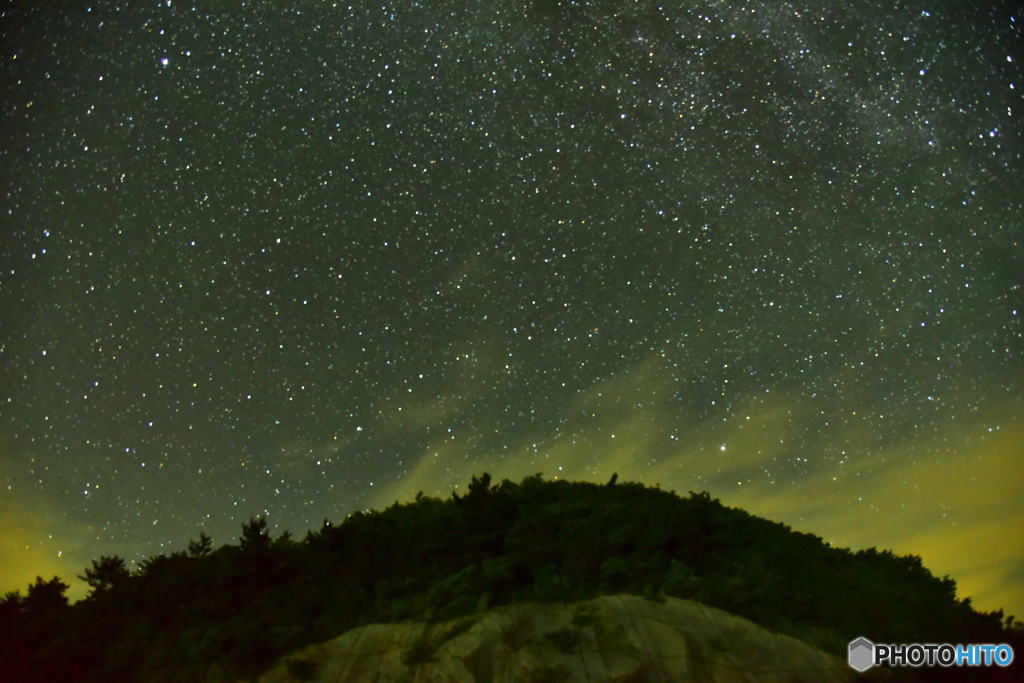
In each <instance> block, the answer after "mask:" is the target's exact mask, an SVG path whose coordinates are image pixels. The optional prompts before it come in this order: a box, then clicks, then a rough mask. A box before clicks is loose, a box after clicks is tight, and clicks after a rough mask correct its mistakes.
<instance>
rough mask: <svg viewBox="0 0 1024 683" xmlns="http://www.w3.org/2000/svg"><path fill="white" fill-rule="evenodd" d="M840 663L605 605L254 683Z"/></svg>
mask: <svg viewBox="0 0 1024 683" xmlns="http://www.w3.org/2000/svg"><path fill="white" fill-rule="evenodd" d="M855 676H856V674H855V673H854V671H853V670H852V669H850V668H849V667H848V666H847V665H846V663H845V662H843V661H840V660H839V659H837V658H836V657H833V656H831V655H828V654H825V653H823V652H821V651H819V650H816V649H814V648H812V647H811V646H809V645H807V644H805V643H803V642H802V641H799V640H797V639H795V638H791V637H789V636H784V635H778V634H775V633H772V632H770V631H767V630H765V629H763V628H761V627H760V626H757V625H756V624H754V623H752V622H750V621H748V620H746V619H743V618H740V617H737V616H734V615H731V614H729V613H727V612H723V611H722V610H718V609H714V608H711V607H707V606H705V605H702V604H700V603H697V602H692V601H689V600H680V599H676V598H667V599H666V600H665V601H664V602H660V603H659V602H652V601H649V600H645V599H644V598H641V597H638V596H634V595H611V596H604V597H601V598H597V599H595V600H590V601H587V602H580V603H574V604H567V605H563V604H522V605H508V606H503V607H497V608H494V609H491V610H489V611H487V612H483V613H480V614H476V615H473V616H469V617H464V618H462V619H457V620H454V621H449V622H444V623H437V624H424V623H422V622H405V623H397V624H372V625H369V626H364V627H360V628H357V629H353V630H351V631H349V632H347V633H345V634H344V635H342V636H340V637H338V638H335V639H334V640H329V641H327V642H324V643H318V644H315V645H310V646H308V647H306V648H303V649H302V650H300V651H297V652H295V653H292V654H291V655H289V656H287V657H285V658H284V659H282V660H281V661H280V662H278V664H277V665H276V666H274V667H273V668H272V669H270V670H269V671H267V672H266V673H264V674H263V676H262V677H260V679H259V681H260V683H286V682H287V683H290V682H292V681H319V682H322V683H367V682H370V681H380V682H383V681H404V682H407V683H421V682H426V681H452V682H456V681H457V682H462V681H465V682H477V681H500V682H506V681H507V682H509V683H511V682H512V681H516V682H525V681H537V682H541V681H588V682H596V681H618V682H622V683H626V682H629V683H640V682H642V681H643V682H646V681H659V682H662V681H664V682H670V681H671V682H675V681H693V682H699V683H727V682H729V683H731V682H733V681H736V682H739V681H744V682H749V681H773V682H778V683H782V682H784V681H785V682H792V683H802V682H806V683H839V682H842V681H852V680H854V678H855Z"/></svg>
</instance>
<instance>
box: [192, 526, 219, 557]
mask: <svg viewBox="0 0 1024 683" xmlns="http://www.w3.org/2000/svg"><path fill="white" fill-rule="evenodd" d="M211 550H213V539H212V538H210V537H209V536H207V535H206V534H205V533H203V532H200V534H199V540H198V541H189V542H188V554H189V555H191V556H192V557H203V556H205V555H209V554H210V551H211Z"/></svg>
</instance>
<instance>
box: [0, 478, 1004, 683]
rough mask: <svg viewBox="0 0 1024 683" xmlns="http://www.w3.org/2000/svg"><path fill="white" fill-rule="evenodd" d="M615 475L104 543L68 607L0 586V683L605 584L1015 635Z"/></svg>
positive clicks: (770, 530) (125, 670)
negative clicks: (305, 529) (234, 537)
mask: <svg viewBox="0 0 1024 683" xmlns="http://www.w3.org/2000/svg"><path fill="white" fill-rule="evenodd" d="M616 479H617V478H616V477H613V478H612V480H611V481H609V482H608V485H605V486H598V485H594V484H589V483H569V482H565V481H554V482H545V481H543V480H542V479H541V477H540V475H536V476H533V477H528V478H526V479H524V480H523V481H522V482H521V483H519V484H515V483H513V482H510V481H508V480H505V481H503V482H501V483H500V484H498V485H493V484H492V482H491V477H490V475H488V474H484V475H482V476H481V477H479V478H477V477H473V480H472V482H471V483H470V485H469V489H468V492H467V493H466V494H465V495H464V496H461V497H460V496H454V495H453V497H452V499H451V500H447V501H442V500H439V499H436V498H430V497H427V496H423V495H422V494H420V495H417V496H416V499H415V502H412V503H409V504H406V505H398V504H397V503H396V504H395V505H393V506H391V507H390V508H388V509H386V510H383V511H379V512H370V513H356V514H353V515H351V516H350V517H348V518H347V519H346V520H345V521H344V522H343V523H341V524H339V525H337V526H335V525H332V524H331V523H330V522H328V521H327V520H324V524H323V526H322V527H321V528H320V529H319V530H317V531H310V532H309V533H308V534H307V536H306V538H305V539H304V540H303V541H301V542H295V541H293V540H291V538H290V537H289V536H288V535H287V534H286V535H285V536H282V537H281V538H278V539H274V540H272V539H271V538H270V536H269V535H268V533H267V529H266V520H264V519H262V518H255V519H252V520H250V521H249V522H247V523H246V524H245V525H243V529H242V536H241V539H240V542H239V545H225V546H223V547H221V548H219V549H216V550H214V549H213V546H212V542H211V540H210V538H209V537H208V536H206V535H205V534H202V535H201V536H200V538H199V540H198V541H192V542H189V544H188V552H187V553H185V552H177V553H172V554H171V555H158V556H155V557H152V558H150V559H148V560H146V561H145V562H143V563H142V564H141V566H140V567H139V569H138V570H137V571H135V572H134V573H132V572H129V570H128V569H127V568H126V565H125V563H124V561H123V560H122V559H121V558H117V557H106V556H104V557H101V558H100V559H99V560H95V561H93V564H92V567H90V568H88V569H86V570H85V573H84V575H83V576H82V578H83V579H84V580H85V581H87V582H88V583H89V584H90V586H92V589H93V590H92V592H91V593H90V595H89V597H88V598H86V599H85V600H82V601H81V602H79V603H76V604H74V605H69V604H68V602H67V599H66V597H65V591H66V590H67V585H66V584H64V583H63V582H61V581H60V579H59V578H57V577H54V578H53V579H51V580H50V581H43V579H42V578H38V579H37V580H36V582H35V583H34V584H32V585H31V586H30V587H29V589H28V593H27V595H26V596H25V597H22V596H21V595H20V594H19V593H17V592H15V593H9V594H7V595H6V596H4V597H3V599H2V600H0V680H18V681H49V680H76V681H107V680H119V681H133V680H147V681H192V680H200V679H203V678H204V677H206V679H207V680H210V678H215V677H217V676H218V675H219V676H220V677H222V678H225V679H235V680H237V679H239V678H246V677H254V676H256V675H258V674H259V673H260V672H261V671H262V670H263V669H265V668H266V667H267V666H269V665H270V664H271V663H272V662H274V661H276V660H277V659H279V658H280V657H281V656H282V655H284V654H286V653H287V652H289V651H291V650H293V649H295V648H297V647H300V646H302V645H305V644H307V643H311V642H316V641H319V640H325V639H328V638H331V637H334V636H337V635H339V634H341V633H343V632H344V631H346V630H348V629H350V628H352V627H355V626H358V625H361V624H365V623H368V622H373V621H390V620H400V619H427V620H434V621H438V620H447V619H451V618H455V617H458V616H461V615H467V614H471V613H473V612H475V611H479V610H482V609H486V608H487V607H490V606H494V605H499V604H506V603H509V602H516V601H559V602H569V601H576V600H580V599H586V598H591V597H595V596H598V595H601V594H604V593H609V592H631V593H637V594H644V595H647V596H648V597H650V598H652V599H660V598H661V597H662V596H664V595H672V596H678V597H683V598H688V599H693V600H699V601H701V602H704V603H707V604H709V605H713V606H717V607H720V608H723V609H725V610H728V611H730V612H733V613H736V614H739V615H742V616H745V617H747V618H749V619H752V620H753V621H756V622H758V623H760V624H762V625H764V626H766V627H768V628H771V629H774V630H776V631H782V632H786V633H790V634H792V635H795V636H797V637H799V638H802V639H804V640H807V641H809V642H811V643H813V644H815V645H818V646H819V647H822V648H824V649H826V650H829V651H831V652H834V653H835V654H837V655H840V656H843V657H845V647H846V643H847V642H848V641H849V640H850V639H851V638H852V637H854V636H857V635H867V636H868V637H870V638H872V639H874V640H876V641H879V642H1011V643H1014V644H1015V645H1017V646H1019V645H1020V644H1021V643H1020V633H1021V624H1020V622H1014V620H1013V618H1012V617H1007V618H1005V619H1004V616H1003V614H1002V611H998V612H992V613H979V612H977V611H975V610H974V609H973V608H972V607H971V604H970V600H958V599H957V597H956V584H955V582H954V581H953V580H952V579H950V578H948V577H945V578H941V579H940V578H937V577H935V576H933V575H932V574H931V573H930V572H929V571H928V570H927V569H926V568H925V567H923V566H922V564H921V560H920V558H918V557H915V556H908V557H900V556H897V555H894V554H892V553H891V552H889V551H878V550H875V549H874V548H872V549H869V550H864V551H859V552H855V553H854V552H850V551H848V550H845V549H839V548H832V547H830V546H828V545H827V544H825V543H823V542H822V541H821V539H820V538H817V537H815V536H812V535H809V534H803V533H798V532H794V531H792V530H791V529H789V528H788V527H786V526H784V525H781V524H777V523H774V522H769V521H767V520H765V519H761V518H759V517H754V516H752V515H750V514H748V513H746V512H744V511H742V510H738V509H732V508H727V507H724V506H723V505H721V504H720V503H719V502H718V500H715V499H712V498H711V497H710V496H709V495H708V494H707V493H691V494H690V495H689V496H688V497H686V498H680V497H678V496H676V495H675V494H674V493H669V492H666V491H661V490H658V489H651V488H647V487H644V486H642V485H640V484H636V483H628V482H627V483H620V482H617V481H616ZM582 618H584V617H581V619H582ZM465 624H466V625H467V626H466V627H468V625H469V624H471V622H465ZM559 638H560V640H559V641H558V643H556V644H557V645H558V646H559V647H561V648H562V649H566V650H571V649H572V647H574V646H575V641H573V640H572V639H571V635H565V634H562V635H561V636H559ZM433 645H434V643H433V641H431V640H430V639H428V638H426V637H425V638H424V642H423V643H422V647H421V648H420V650H419V651H417V652H415V653H412V655H413V657H414V658H415V659H417V661H420V660H422V661H427V660H429V658H430V656H431V654H432V649H431V648H432V647H433ZM1018 651H1021V650H1020V649H1019V647H1018ZM289 667H290V668H292V669H295V671H296V672H297V673H301V674H302V675H303V676H312V675H313V674H314V673H315V672H314V671H313V670H312V669H311V667H312V665H311V664H309V663H307V662H303V661H299V660H293V661H292V662H290V663H289ZM931 673H935V672H934V670H932V671H931ZM978 673H979V672H977V671H974V672H972V674H973V675H975V676H977V675H978Z"/></svg>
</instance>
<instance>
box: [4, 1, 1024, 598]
mask: <svg viewBox="0 0 1024 683" xmlns="http://www.w3.org/2000/svg"><path fill="white" fill-rule="evenodd" d="M72 4H73V3H67V4H66V5H64V6H62V7H63V8H62V9H59V8H58V6H57V5H56V4H48V3H46V4H44V3H30V2H27V1H25V2H23V1H19V0H15V1H13V2H5V3H4V7H3V8H2V9H0V59H2V73H0V192H2V202H0V590H12V589H15V588H20V589H21V590H22V591H24V589H25V586H26V585H27V583H28V582H29V581H31V580H32V579H33V578H34V577H35V576H36V575H37V574H42V575H44V576H47V577H48V576H51V575H53V574H60V575H61V576H62V577H63V578H64V579H65V580H68V581H69V582H71V583H72V584H73V586H72V590H71V595H72V597H81V596H82V595H84V594H85V586H84V584H83V583H82V582H80V581H78V580H76V579H74V575H75V574H76V573H81V571H82V570H83V568H84V567H85V566H87V565H88V564H89V561H90V560H91V559H93V558H97V557H99V555H100V554H118V555H121V556H123V557H125V558H126V559H128V560H130V561H138V560H140V559H142V558H145V557H148V556H150V555H153V554H156V553H160V552H170V551H171V550H180V549H183V548H184V546H185V544H186V542H187V540H188V539H189V538H194V537H196V536H197V535H198V534H199V532H200V531H202V530H205V531H207V532H208V533H210V534H211V535H212V536H213V537H214V541H215V543H217V544H220V543H226V542H233V541H235V539H237V536H238V535H239V531H240V525H241V523H242V522H243V521H245V520H247V519H248V518H250V517H252V516H254V515H258V514H265V515H267V516H268V521H269V522H270V526H271V528H272V529H273V530H274V533H275V534H277V533H279V532H281V531H283V530H285V529H287V530H291V531H292V532H294V533H296V534H298V535H301V534H303V533H304V532H305V531H306V530H307V529H309V528H318V527H319V525H320V523H321V521H322V520H323V519H324V518H330V519H332V520H338V519H340V518H342V517H344V516H345V515H346V514H349V513H351V512H353V511H354V510H357V509H369V508H380V507H383V506H387V505H390V504H391V503H393V502H394V501H396V500H398V501H406V500H409V499H410V498H411V497H412V496H414V495H415V494H416V492H417V491H420V490H422V491H424V492H425V493H426V494H428V495H439V496H447V495H448V494H449V493H450V492H451V491H452V490H453V489H457V488H459V487H465V486H466V483H467V482H468V480H469V478H470V476H472V475H473V474H479V473H481V472H483V471H488V472H490V473H491V474H492V475H493V476H494V477H495V478H496V479H499V480H500V479H502V478H510V479H514V480H519V479H520V478H522V477H524V476H527V475H530V474H533V473H536V472H541V473H543V474H544V476H545V477H546V478H554V477H562V478H567V479H573V480H590V481H596V482H601V483H603V482H604V481H607V479H608V478H609V477H610V476H611V474H612V473H613V472H617V473H618V474H619V476H620V478H621V479H627V480H637V481H641V482H644V483H646V484H649V485H655V484H658V485H660V486H661V488H663V489H673V490H676V491H678V492H679V493H681V494H685V493H686V492H688V491H690V490H695V491H700V490H707V491H709V492H711V494H712V495H713V496H715V497H718V498H721V500H722V501H723V502H724V503H726V504H728V505H735V506H739V507H743V508H744V509H747V510H749V511H750V512H752V513H754V514H758V515H761V516H765V517H768V518H769V519H773V520H777V521H781V522H783V523H786V524H789V525H791V526H793V527H794V528H796V529H798V530H801V531H805V532H810V533H814V534H817V535H820V536H822V537H823V538H824V539H825V540H826V541H829V542H831V543H832V544H834V545H839V546H844V547H852V548H855V549H856V548H863V547H869V546H878V547H880V548H881V547H884V548H892V549H893V550H894V551H896V552H897V553H901V554H906V553H914V554H918V555H921V556H922V557H923V560H924V563H925V565H926V566H928V567H929V568H931V569H932V570H933V571H934V572H935V573H936V574H937V575H940V576H942V575H945V574H949V575H951V576H952V577H953V578H954V579H956V580H957V582H958V585H959V587H960V595H961V597H964V596H973V598H974V604H975V605H976V606H977V607H979V608H982V609H986V610H992V609H996V608H999V607H1005V608H1007V611H1009V612H1011V613H1015V614H1017V615H1021V614H1024V597H1022V596H1024V540H1022V536H1021V534H1020V529H1022V528H1024V524H1022V521H1024V520H1022V503H1024V465H1022V458H1024V362H1022V359H1024V344H1022V341H1024V330H1022V324H1021V319H1022V316H1021V309H1022V308H1024V296H1022V295H1024V291H1022V288H1024V277H1022V274H1024V251H1022V245H1021V241H1022V237H1024V230H1022V226H1024V219H1022V216H1024V212H1022V208H1024V190H1022V187H1024V182H1022V179H1024V161H1022V153H1024V146H1022V129H1021V121H1020V119H1021V112H1022V110H1024V106H1022V105H1024V103H1022V100H1021V94H1022V91H1024V78H1022V77H1021V71H1020V64H1021V61H1022V60H1024V54H1022V52H1021V49H1020V46H1021V44H1022V43H1024V41H1021V37H1022V36H1021V32H1022V31H1021V27H1022V24H1024V15H1022V13H1021V12H1020V9H1019V8H1018V7H1015V6H1014V4H1012V3H1011V4H1000V3H998V2H995V3H972V2H935V1H933V2H887V3H875V4H871V3H835V2H825V1H823V0H822V1H815V0H805V1H802V2H789V1H783V2H777V1H774V0H772V1H767V0H766V1H763V2H762V1H759V0H751V1H749V2H741V1H735V2H734V1H732V0H730V1H728V2H726V1H722V2H710V1H707V0H684V1H683V2H679V3H659V2H657V1H654V0H632V1H630V0H619V1H617V2H613V1H611V0H513V2H502V3H473V2H461V1H459V2H455V1H450V0H431V2H425V1H417V0H400V1H395V2H390V1H385V2H375V3H370V2H357V1H352V0H350V1H349V2H345V1H342V2H316V1H313V0H309V1H307V2H255V1H244V0H240V1H238V2H233V3H227V2H215V3H209V2H199V1H197V2H196V3H194V5H195V6H193V3H189V2H178V0H161V1H160V2H154V1H150V2H145V3H143V2H117V1H115V2H108V3H97V4H96V5H93V6H89V5H88V4H87V3H84V4H83V3H74V5H75V6H74V7H72V6H71V5H72Z"/></svg>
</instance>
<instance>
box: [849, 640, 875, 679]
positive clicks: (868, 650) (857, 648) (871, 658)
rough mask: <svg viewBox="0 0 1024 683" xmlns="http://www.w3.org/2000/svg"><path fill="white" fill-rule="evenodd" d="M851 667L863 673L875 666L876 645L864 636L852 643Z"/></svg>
mask: <svg viewBox="0 0 1024 683" xmlns="http://www.w3.org/2000/svg"><path fill="white" fill-rule="evenodd" d="M847 661H848V662H849V664H850V667H851V668H853V669H856V670H857V671H859V672H861V673H863V672H865V671H867V670H868V669H870V668H871V667H873V666H874V665H875V644H874V643H872V642H871V641H870V640H868V639H867V638H865V637H864V636H860V637H859V638H857V639H855V640H851V641H850V652H849V655H848V656H847Z"/></svg>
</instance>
